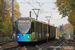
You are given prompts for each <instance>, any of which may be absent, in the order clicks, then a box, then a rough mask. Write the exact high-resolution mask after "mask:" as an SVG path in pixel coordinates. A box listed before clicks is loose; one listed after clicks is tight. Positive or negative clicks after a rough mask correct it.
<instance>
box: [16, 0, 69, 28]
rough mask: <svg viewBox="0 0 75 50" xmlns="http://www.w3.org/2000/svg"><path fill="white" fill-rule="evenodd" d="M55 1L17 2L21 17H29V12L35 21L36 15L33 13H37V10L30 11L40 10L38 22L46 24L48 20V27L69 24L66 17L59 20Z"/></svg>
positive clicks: (20, 0) (29, 0)
mask: <svg viewBox="0 0 75 50" xmlns="http://www.w3.org/2000/svg"><path fill="white" fill-rule="evenodd" d="M55 1H56V0H17V2H18V3H19V6H20V13H21V17H29V11H31V12H32V13H31V17H32V18H35V19H36V15H35V13H34V11H35V12H36V14H37V12H38V10H34V11H33V10H32V9H40V10H39V14H38V21H43V22H46V23H48V20H47V18H46V17H48V19H50V23H49V24H50V25H54V26H56V27H58V26H60V25H62V24H63V25H64V24H67V23H69V22H68V20H67V19H68V17H65V18H63V19H61V17H62V15H59V11H58V10H57V9H58V8H57V7H56V5H55Z"/></svg>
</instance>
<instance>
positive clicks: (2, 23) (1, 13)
mask: <svg viewBox="0 0 75 50" xmlns="http://www.w3.org/2000/svg"><path fill="white" fill-rule="evenodd" d="M20 16H21V14H20V11H19V4H18V3H17V2H16V0H15V1H14V20H15V18H19V17H20ZM11 18H12V0H0V36H8V35H11V32H12V23H11Z"/></svg>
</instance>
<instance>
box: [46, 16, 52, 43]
mask: <svg viewBox="0 0 75 50" xmlns="http://www.w3.org/2000/svg"><path fill="white" fill-rule="evenodd" d="M46 18H47V21H48V24H49V23H50V18H51V16H46ZM48 24H47V42H48V37H49V33H48Z"/></svg>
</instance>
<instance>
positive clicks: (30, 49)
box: [3, 40, 73, 50]
mask: <svg viewBox="0 0 75 50" xmlns="http://www.w3.org/2000/svg"><path fill="white" fill-rule="evenodd" d="M68 42H70V41H61V40H52V41H49V42H47V43H43V44H39V45H36V46H29V45H28V46H23V47H20V46H19V45H16V46H13V47H8V48H4V49H3V50H62V47H63V46H64V44H68ZM71 43H73V42H72V41H71Z"/></svg>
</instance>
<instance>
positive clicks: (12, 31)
mask: <svg viewBox="0 0 75 50" xmlns="http://www.w3.org/2000/svg"><path fill="white" fill-rule="evenodd" d="M13 20H14V0H12V39H13V33H14V32H13V31H14V23H13Z"/></svg>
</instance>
